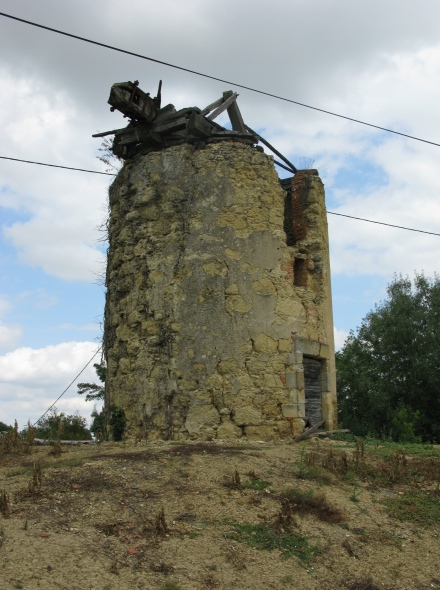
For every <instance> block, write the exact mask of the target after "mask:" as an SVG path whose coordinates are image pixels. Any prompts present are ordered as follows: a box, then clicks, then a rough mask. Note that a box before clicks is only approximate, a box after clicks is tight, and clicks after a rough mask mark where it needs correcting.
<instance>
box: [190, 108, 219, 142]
mask: <svg viewBox="0 0 440 590" xmlns="http://www.w3.org/2000/svg"><path fill="white" fill-rule="evenodd" d="M186 129H187V131H188V133H190V134H191V135H195V136H196V137H210V136H211V134H212V130H213V125H212V123H211V122H210V121H208V120H207V119H206V118H205V117H202V116H201V115H199V114H197V113H195V112H194V113H192V115H191V116H190V118H189V119H188V125H187V128H186Z"/></svg>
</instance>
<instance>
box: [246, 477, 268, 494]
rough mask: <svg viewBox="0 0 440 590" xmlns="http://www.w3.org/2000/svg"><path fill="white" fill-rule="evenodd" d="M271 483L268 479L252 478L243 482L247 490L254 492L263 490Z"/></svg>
mask: <svg viewBox="0 0 440 590" xmlns="http://www.w3.org/2000/svg"><path fill="white" fill-rule="evenodd" d="M270 485H271V482H270V481H264V479H253V480H251V481H247V482H246V483H245V484H244V487H245V488H246V489H248V490H255V491H256V492H261V491H262V490H265V489H266V488H268V487H269V486H270Z"/></svg>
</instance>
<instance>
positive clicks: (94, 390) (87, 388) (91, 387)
mask: <svg viewBox="0 0 440 590" xmlns="http://www.w3.org/2000/svg"><path fill="white" fill-rule="evenodd" d="M93 366H94V367H95V371H96V374H97V376H98V379H99V380H100V381H101V383H105V377H106V374H107V367H106V366H105V365H104V364H103V363H100V364H98V363H95V364H94V365H93ZM77 387H78V393H79V394H80V395H82V394H84V393H85V394H86V401H87V402H90V401H94V400H101V399H104V393H105V386H104V385H99V384H98V383H78V385H77Z"/></svg>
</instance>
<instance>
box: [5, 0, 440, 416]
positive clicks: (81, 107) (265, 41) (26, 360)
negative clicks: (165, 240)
mask: <svg viewBox="0 0 440 590" xmlns="http://www.w3.org/2000/svg"><path fill="white" fill-rule="evenodd" d="M0 11H1V12H3V13H8V14H10V15H13V16H17V17H20V18H23V19H26V20H30V21H34V22H36V23H39V24H42V25H46V26H48V27H52V28H56V29H60V30H63V31H66V32H69V33H72V34H75V35H78V36H82V37H87V38H89V39H93V40H95V41H98V42H102V43H105V44H109V45H113V46H116V47H119V48H122V49H126V50H128V51H132V52H135V53H139V54H142V55H145V56H149V57H152V58H155V59H157V60H161V61H164V62H169V63H171V64H175V65H178V66H182V67H184V68H189V69H191V70H195V71H198V72H202V73H206V74H209V75H211V76H214V77H217V78H222V79H225V80H228V81H231V82H234V83H236V84H242V85H245V86H249V87H252V88H257V89H260V90H263V91H266V92H269V93H273V94H276V95H279V96H282V97H286V98H289V99H292V100H294V101H298V102H301V103H305V104H308V105H312V106H315V107H318V108H321V109H325V110H328V111H333V112H336V113H340V114H342V115H346V116H348V117H353V118H356V119H360V120H363V121H367V122H370V123H373V124H375V125H379V126H381V127H387V128H391V129H395V130H397V131H401V132H403V133H406V134H409V135H414V136H417V137H420V138H423V139H426V140H429V141H432V142H436V143H440V118H439V108H438V105H439V103H440V101H439V99H440V30H439V27H438V23H439V22H440V3H439V2H438V1H437V0H419V1H418V2H415V0H380V1H379V0H370V1H369V2H360V1H353V0H288V1H287V0H273V1H272V2H271V3H269V4H267V3H261V4H258V3H256V2H254V1H253V0H252V1H251V0H223V2H221V3H219V2H214V1H212V0H161V1H160V2H152V1H151V0H126V2H125V3H123V4H121V3H120V2H119V1H116V0H105V1H104V0H93V1H92V2H91V1H90V0H88V1H85V0H75V1H73V0H64V1H63V2H56V1H55V0H39V1H38V2H35V1H34V0H0ZM134 79H138V80H139V81H140V86H141V88H143V89H144V90H145V91H151V92H152V93H155V90H156V88H157V84H158V81H159V79H162V80H163V91H162V97H163V101H164V104H166V103H168V102H172V103H173V104H174V105H175V106H176V107H177V108H182V107H186V106H193V105H197V106H199V107H204V106H206V105H207V104H209V103H210V102H212V101H213V100H215V99H216V98H218V97H219V96H220V95H221V93H222V92H223V91H224V90H227V89H235V90H237V91H238V92H239V94H240V97H239V105H240V108H241V111H242V114H243V116H244V119H245V122H246V123H247V124H248V125H249V126H251V127H253V128H254V129H258V130H259V131H260V133H262V134H263V135H264V136H265V137H266V139H268V140H269V141H270V142H271V143H272V144H273V145H275V146H276V147H277V148H278V149H279V150H280V151H281V152H283V153H284V154H285V155H286V156H287V157H288V158H289V159H291V161H292V162H293V163H294V164H295V165H296V166H297V167H299V168H301V167H306V166H308V165H312V166H313V167H316V168H318V169H319V171H320V174H321V177H322V179H323V181H324V183H325V186H326V196H327V207H328V210H329V211H334V212H339V213H343V214H347V215H353V216H357V217H364V218H368V219H374V220H378V221H383V222H386V223H391V224H396V225H401V226H407V227H413V228H418V229H421V230H425V231H428V232H438V233H440V225H439V221H440V199H439V198H438V196H439V193H440V176H439V174H438V173H437V170H438V164H437V162H438V159H439V156H440V148H439V147H436V146H433V145H429V144H426V143H421V142H417V141H413V140H409V139H405V138H403V137H399V136H396V135H392V134H390V133H385V132H382V131H379V130H377V129H373V128H369V127H365V126H362V125H359V124H356V123H353V122H350V121H346V120H343V119H340V118H336V117H332V116H329V115H326V114H324V113H320V112H317V111H314V110H310V109H307V108H304V107H301V106H295V105H293V104H289V103H287V102H283V101H280V100H276V99H274V98H269V97H267V96H263V95H261V94H260V95H259V94H256V93H253V92H250V91H248V90H243V89H240V88H236V87H235V86H234V85H233V84H228V85H225V84H224V83H221V82H216V81H213V80H209V79H207V78H203V77H200V76H196V75H193V74H189V73H185V72H182V71H179V70H176V69H172V68H170V67H166V66H164V65H160V64H155V63H153V62H149V61H145V60H141V59H139V58H136V57H132V56H128V55H123V54H121V53H117V52H115V51H111V50H109V49H105V48H102V47H97V46H93V45H90V44H87V43H84V42H80V41H77V40H74V39H69V38H66V37H63V36H61V35H57V34H54V33H50V32H48V31H44V30H41V29H37V28H35V27H32V26H29V25H26V24H23V23H19V22H16V21H13V20H11V19H9V18H5V17H4V16H0V85H1V93H0V130H1V132H0V133H1V138H2V141H1V147H0V156H6V157H12V158H21V159H25V160H34V161H40V162H47V163H51V164H58V165H62V166H73V167H78V168H86V169H91V170H98V171H104V170H105V166H104V165H103V164H102V163H101V162H100V161H99V160H98V159H97V154H98V151H97V150H98V148H99V147H100V141H99V140H96V139H92V137H91V135H92V134H93V133H96V132H97V131H105V130H107V129H113V128H116V127H119V126H124V125H125V121H124V120H123V119H122V116H121V115H120V114H118V113H110V112H109V107H108V105H107V104H106V101H107V98H108V94H109V89H110V87H111V85H112V84H113V83H114V82H121V81H125V80H134ZM435 105H437V106H435ZM110 179H111V177H109V176H101V175H95V174H87V173H83V172H73V171H68V170H62V169H56V168H45V167H41V166H35V165H31V164H21V163H17V162H13V161H7V160H0V216H1V217H0V219H1V231H0V420H2V421H4V422H7V423H12V422H13V420H14V419H15V418H17V419H18V421H19V424H20V426H22V425H24V424H25V422H26V421H27V419H28V418H29V419H31V420H32V421H35V420H36V419H38V418H39V416H40V415H41V414H42V413H43V412H44V411H45V409H46V408H47V407H48V406H49V405H50V404H51V403H52V402H53V401H54V400H55V399H56V398H57V397H58V395H59V394H60V393H61V392H62V391H63V390H64V388H65V387H66V386H67V385H68V384H69V383H70V381H71V380H72V379H73V378H74V377H75V375H76V374H77V373H78V372H79V371H80V370H81V368H82V367H83V366H84V365H85V364H86V363H87V361H88V360H89V359H90V358H91V357H92V355H93V354H94V353H95V351H96V350H97V349H98V347H99V341H100V338H101V322H102V314H103V302H104V292H103V287H102V285H101V277H102V273H103V269H104V260H105V245H103V244H102V242H101V241H100V238H101V233H100V232H99V226H100V224H101V223H102V222H103V220H104V219H105V215H106V195H107V188H108V185H109V182H110ZM329 227H330V244H331V264H332V283H333V305H334V318H335V327H336V337H337V343H339V345H340V344H341V343H342V342H343V340H344V336H345V335H346V334H347V333H348V331H349V330H350V329H352V328H356V326H358V325H359V324H360V321H361V319H362V318H363V317H364V316H365V314H366V313H367V312H368V311H369V310H370V309H371V308H372V307H373V306H374V304H375V303H377V302H379V301H380V300H382V299H383V298H384V296H385V293H386V292H385V289H386V285H387V283H388V282H389V281H390V280H391V279H392V276H393V273H403V274H409V275H412V274H413V272H414V270H417V271H422V270H424V271H425V273H426V274H427V275H431V276H432V275H433V273H434V272H436V270H437V267H438V265H437V262H438V250H439V247H440V237H438V236H432V235H426V234H423V233H415V232H409V231H403V230H399V229H393V228H386V227H384V226H379V225H374V224H370V223H364V222H360V221H355V220H350V219H344V218H342V217H336V216H333V215H329ZM95 360H99V354H98V356H97V357H96V359H95ZM93 378H94V371H93V369H92V368H88V369H87V370H86V371H85V372H84V373H83V375H82V376H81V378H80V381H82V380H86V381H87V380H92V379H93ZM75 391H76V387H73V388H72V389H71V390H70V392H69V393H68V394H66V395H65V396H64V397H63V398H62V399H61V400H60V402H59V403H58V404H57V407H58V409H59V410H60V411H66V412H69V413H72V412H73V411H75V410H77V409H78V410H79V411H80V412H81V413H82V414H83V415H85V416H88V415H89V414H90V412H91V410H92V406H91V404H90V403H89V404H87V403H86V402H84V401H83V400H82V399H81V398H80V397H79V396H78V395H77V394H76V393H75Z"/></svg>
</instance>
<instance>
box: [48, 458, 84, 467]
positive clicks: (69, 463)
mask: <svg viewBox="0 0 440 590" xmlns="http://www.w3.org/2000/svg"><path fill="white" fill-rule="evenodd" d="M84 462H85V459H84V458H83V457H66V458H63V459H59V460H58V461H54V462H53V463H52V466H53V467H82V466H83V465H84Z"/></svg>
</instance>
